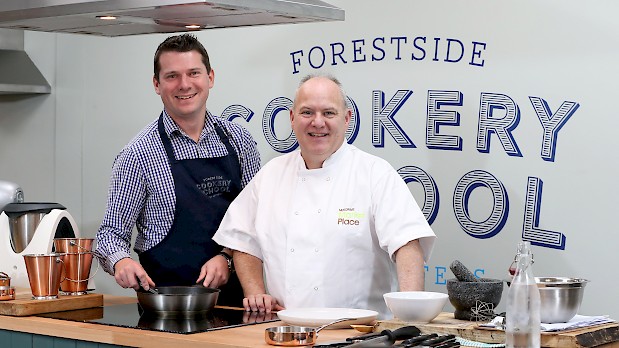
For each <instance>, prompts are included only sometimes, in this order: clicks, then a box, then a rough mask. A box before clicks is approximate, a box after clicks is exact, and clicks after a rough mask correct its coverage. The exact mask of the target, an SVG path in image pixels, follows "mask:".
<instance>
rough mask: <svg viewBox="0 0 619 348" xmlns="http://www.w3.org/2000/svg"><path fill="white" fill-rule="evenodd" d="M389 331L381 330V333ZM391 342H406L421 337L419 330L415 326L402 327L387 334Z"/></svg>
mask: <svg viewBox="0 0 619 348" xmlns="http://www.w3.org/2000/svg"><path fill="white" fill-rule="evenodd" d="M385 331H389V330H383V332H385ZM387 335H388V336H389V338H390V340H391V342H395V341H400V340H406V339H409V338H413V337H416V336H419V335H421V330H419V328H417V327H416V326H404V327H401V328H399V329H397V330H394V331H391V332H390V333H388V334H387Z"/></svg>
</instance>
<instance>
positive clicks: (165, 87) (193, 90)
mask: <svg viewBox="0 0 619 348" xmlns="http://www.w3.org/2000/svg"><path fill="white" fill-rule="evenodd" d="M159 65H160V67H161V70H160V72H159V81H157V79H155V78H153V85H154V86H155V91H156V92H157V94H159V95H160V96H161V101H163V105H164V107H165V109H166V111H167V112H168V114H169V115H170V116H171V117H172V118H173V119H175V120H176V119H192V118H194V117H202V118H203V117H204V115H205V114H206V100H207V99H208V94H209V90H210V89H211V88H212V87H213V85H214V82H215V73H214V72H213V70H211V72H210V73H208V72H207V71H206V67H205V66H204V63H202V56H201V55H200V53H198V52H197V51H189V52H175V51H169V52H164V53H162V54H161V56H160V58H159Z"/></svg>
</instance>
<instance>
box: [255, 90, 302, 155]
mask: <svg viewBox="0 0 619 348" xmlns="http://www.w3.org/2000/svg"><path fill="white" fill-rule="evenodd" d="M290 108H292V100H290V99H288V98H285V97H277V98H275V99H273V100H271V101H270V102H269V104H268V105H267V107H266V108H265V109H264V115H263V116H262V134H264V139H266V141H267V143H269V145H271V148H273V150H275V151H277V152H284V153H285V152H291V151H293V150H294V149H296V148H297V146H299V144H298V143H297V137H296V136H295V135H294V132H293V131H292V128H291V129H290V132H289V133H288V136H287V137H286V138H285V139H279V138H277V136H276V134H275V126H274V125H275V117H276V116H277V115H278V114H279V113H280V111H285V115H286V117H287V118H288V119H290V113H289V110H290Z"/></svg>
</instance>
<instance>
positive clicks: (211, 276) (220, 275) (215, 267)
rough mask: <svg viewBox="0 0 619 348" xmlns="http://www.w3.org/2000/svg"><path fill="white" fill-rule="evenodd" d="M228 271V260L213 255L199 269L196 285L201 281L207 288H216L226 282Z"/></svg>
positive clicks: (228, 275)
mask: <svg viewBox="0 0 619 348" xmlns="http://www.w3.org/2000/svg"><path fill="white" fill-rule="evenodd" d="M229 278H230V271H229V270H228V260H226V258H225V257H223V256H221V255H215V256H213V257H212V258H211V259H210V260H208V261H206V263H205V264H204V265H202V268H200V276H199V277H198V280H196V283H200V282H201V281H202V285H204V286H206V287H207V288H218V287H220V286H222V285H224V284H226V283H227V282H228V279H229Z"/></svg>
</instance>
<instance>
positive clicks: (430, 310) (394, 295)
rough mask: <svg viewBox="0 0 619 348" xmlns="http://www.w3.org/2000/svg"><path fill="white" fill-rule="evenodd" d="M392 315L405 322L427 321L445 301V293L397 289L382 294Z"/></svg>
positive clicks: (436, 314) (441, 307)
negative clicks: (396, 290)
mask: <svg viewBox="0 0 619 348" xmlns="http://www.w3.org/2000/svg"><path fill="white" fill-rule="evenodd" d="M383 298H384V299H385V303H386V304H387V307H389V310H391V313H393V315H394V316H395V317H396V318H398V319H400V320H402V321H407V322H419V323H428V322H430V321H432V319H434V318H436V317H437V316H438V315H439V314H440V313H441V311H442V310H443V307H444V306H445V304H446V303H447V294H443V293H440V292H431V291H398V292H389V293H386V294H384V295H383Z"/></svg>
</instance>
